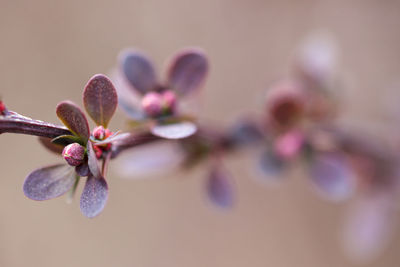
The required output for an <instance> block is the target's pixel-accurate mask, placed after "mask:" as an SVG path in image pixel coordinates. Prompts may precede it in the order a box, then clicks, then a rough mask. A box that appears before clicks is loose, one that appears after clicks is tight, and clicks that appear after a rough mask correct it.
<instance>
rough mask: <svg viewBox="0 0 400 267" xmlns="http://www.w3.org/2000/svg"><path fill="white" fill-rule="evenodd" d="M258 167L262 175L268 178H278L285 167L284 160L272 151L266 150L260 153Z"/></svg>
mask: <svg viewBox="0 0 400 267" xmlns="http://www.w3.org/2000/svg"><path fill="white" fill-rule="evenodd" d="M259 168H260V170H261V171H262V174H263V176H266V177H268V178H274V179H276V178H279V176H281V175H282V173H283V171H284V169H285V168H286V162H285V161H284V160H283V159H281V158H280V157H278V156H277V155H276V154H275V153H274V152H273V151H271V150H266V151H265V152H263V153H262V154H261V157H260V161H259Z"/></svg>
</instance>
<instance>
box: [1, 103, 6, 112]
mask: <svg viewBox="0 0 400 267" xmlns="http://www.w3.org/2000/svg"><path fill="white" fill-rule="evenodd" d="M5 110H6V105H4V103H3V101H0V114H1V115H3V114H4V111H5Z"/></svg>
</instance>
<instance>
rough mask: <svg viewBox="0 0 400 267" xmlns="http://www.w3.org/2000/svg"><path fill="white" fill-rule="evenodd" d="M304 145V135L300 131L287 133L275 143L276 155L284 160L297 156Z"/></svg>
mask: <svg viewBox="0 0 400 267" xmlns="http://www.w3.org/2000/svg"><path fill="white" fill-rule="evenodd" d="M303 144H304V135H303V133H302V132H300V131H298V130H293V131H290V132H287V133H285V134H283V135H282V136H280V137H279V138H278V139H277V140H276V141H275V147H274V148H275V153H276V154H277V155H279V156H280V157H281V158H283V159H292V158H294V157H295V156H297V155H298V154H299V152H300V150H301V148H302V146H303Z"/></svg>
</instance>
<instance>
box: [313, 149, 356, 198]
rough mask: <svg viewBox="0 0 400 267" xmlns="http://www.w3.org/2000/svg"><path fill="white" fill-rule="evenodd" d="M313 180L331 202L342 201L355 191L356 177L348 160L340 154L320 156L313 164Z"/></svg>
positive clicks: (317, 156)
mask: <svg viewBox="0 0 400 267" xmlns="http://www.w3.org/2000/svg"><path fill="white" fill-rule="evenodd" d="M310 175H311V180H312V181H313V182H314V184H315V186H316V188H317V189H318V191H320V192H321V193H322V195H323V196H325V197H328V198H329V199H330V200H334V201H342V200H346V199H348V198H349V197H351V195H352V193H353V192H354V190H355V177H354V174H353V172H352V170H351V167H350V166H349V165H348V163H347V161H346V159H345V158H344V157H343V156H341V155H339V154H319V155H316V157H315V158H314V159H313V161H312V162H311V166H310Z"/></svg>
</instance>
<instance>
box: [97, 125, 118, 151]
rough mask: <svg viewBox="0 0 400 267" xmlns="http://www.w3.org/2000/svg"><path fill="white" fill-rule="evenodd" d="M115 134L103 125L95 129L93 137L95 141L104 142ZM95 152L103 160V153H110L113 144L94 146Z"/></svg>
mask: <svg viewBox="0 0 400 267" xmlns="http://www.w3.org/2000/svg"><path fill="white" fill-rule="evenodd" d="M113 134H114V133H113V132H112V131H110V130H109V129H105V128H104V127H103V125H100V126H97V127H96V128H94V129H93V132H92V136H93V138H94V139H95V141H104V140H105V139H107V138H109V137H110V136H112V135H113ZM93 149H94V152H95V153H96V157H97V158H98V159H100V158H102V156H103V153H105V152H108V151H110V149H111V143H105V144H99V145H94V146H93Z"/></svg>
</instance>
